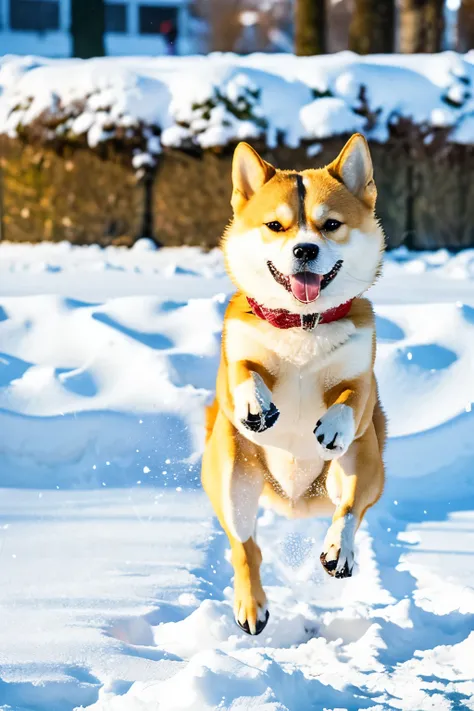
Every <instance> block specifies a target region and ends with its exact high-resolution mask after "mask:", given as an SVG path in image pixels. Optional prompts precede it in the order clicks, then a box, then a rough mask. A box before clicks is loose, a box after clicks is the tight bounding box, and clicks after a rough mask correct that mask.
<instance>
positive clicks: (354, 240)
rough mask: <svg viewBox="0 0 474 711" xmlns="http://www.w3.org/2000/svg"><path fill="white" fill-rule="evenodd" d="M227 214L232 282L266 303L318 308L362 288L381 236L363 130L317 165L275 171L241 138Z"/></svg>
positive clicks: (373, 270) (372, 270)
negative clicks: (334, 155) (329, 159)
mask: <svg viewBox="0 0 474 711" xmlns="http://www.w3.org/2000/svg"><path fill="white" fill-rule="evenodd" d="M232 181H233V193H232V201H231V202H232V207H233V210H234V219H233V220H232V222H231V224H230V225H229V227H228V228H227V230H226V232H225V234H224V240H223V248H224V254H225V258H226V264H227V269H228V271H229V274H230V276H231V278H232V279H233V281H234V282H235V284H236V285H237V287H238V288H239V289H240V290H241V291H242V292H243V293H244V294H246V295H247V296H250V297H252V298H254V299H256V301H258V302H259V303H260V304H263V305H264V306H266V307H267V308H275V309H278V308H280V309H287V310H288V311H292V312H298V313H301V314H305V313H314V312H315V311H318V312H322V311H325V310H327V309H329V308H332V307H334V306H338V305H339V304H342V303H343V302H345V301H347V300H349V299H350V298H352V297H354V296H358V295H359V294H361V293H362V292H364V291H365V290H366V289H367V288H368V287H369V286H371V284H373V282H374V281H375V278H376V276H377V274H378V271H379V269H380V263H381V257H382V252H383V248H384V237H383V232H382V229H381V227H380V226H379V224H378V222H377V219H376V217H375V213H374V208H375V200H376V197H377V192H376V189H375V184H374V180H373V172H372V161H371V158H370V153H369V148H368V145H367V142H366V140H365V138H364V137H363V136H361V135H360V134H356V135H354V136H352V138H351V139H350V140H349V142H348V143H347V144H346V146H345V147H344V148H343V150H342V152H341V153H340V155H339V156H338V157H337V158H336V160H335V161H333V162H332V163H331V164H330V165H328V166H326V167H325V168H321V169H319V170H304V171H302V172H301V173H298V172H296V171H286V170H277V169H275V168H274V167H273V166H272V165H270V164H269V163H267V162H266V161H264V160H263V159H262V158H261V157H260V156H259V155H258V154H257V153H256V152H255V151H254V150H253V148H251V147H250V146H249V145H248V144H246V143H240V144H239V145H238V146H237V148H236V150H235V153H234V160H233V165H232Z"/></svg>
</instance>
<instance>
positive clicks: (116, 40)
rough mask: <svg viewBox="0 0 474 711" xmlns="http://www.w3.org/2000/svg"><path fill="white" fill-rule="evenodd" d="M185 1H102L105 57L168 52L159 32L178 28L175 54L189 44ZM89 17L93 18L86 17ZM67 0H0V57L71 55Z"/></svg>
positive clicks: (69, 13) (180, 52)
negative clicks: (174, 26) (104, 5)
mask: <svg viewBox="0 0 474 711" xmlns="http://www.w3.org/2000/svg"><path fill="white" fill-rule="evenodd" d="M188 4H189V0H110V1H109V0H106V12H105V25H106V35H105V47H106V53H107V54H109V55H122V54H128V55H130V54H132V55H133V54H135V55H138V54H146V55H157V54H166V53H168V52H169V47H168V45H167V43H166V41H165V39H164V36H163V34H162V31H163V28H165V27H169V26H170V23H172V24H175V25H176V28H177V33H178V36H177V41H176V44H175V47H176V53H177V54H187V53H188V52H189V51H190V49H191V48H190V47H189V31H188V27H189V12H188ZM91 21H93V18H91ZM70 26H71V11H70V0H0V55H3V54H37V55H43V56H47V57H69V56H70V55H71V46H72V43H71V35H70V31H69V29H70Z"/></svg>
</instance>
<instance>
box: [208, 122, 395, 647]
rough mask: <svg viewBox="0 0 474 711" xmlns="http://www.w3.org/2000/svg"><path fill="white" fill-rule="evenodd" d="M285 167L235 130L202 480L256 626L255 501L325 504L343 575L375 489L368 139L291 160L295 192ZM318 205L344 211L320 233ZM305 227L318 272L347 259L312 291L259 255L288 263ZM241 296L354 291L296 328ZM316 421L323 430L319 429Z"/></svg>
mask: <svg viewBox="0 0 474 711" xmlns="http://www.w3.org/2000/svg"><path fill="white" fill-rule="evenodd" d="M296 175H297V174H296V173H294V172H291V171H279V170H276V169H275V168H274V167H273V166H271V165H269V164H268V163H266V162H265V161H263V160H262V159H261V158H260V157H259V156H258V155H257V154H256V153H255V151H253V149H251V148H250V146H248V145H246V144H239V146H238V147H237V149H236V152H235V156H234V163H233V171H232V177H233V186H234V189H233V195H232V206H233V209H234V219H233V221H232V223H231V225H230V226H229V227H228V229H227V231H226V233H225V235H224V239H223V249H224V254H225V258H226V265H227V269H228V272H229V274H230V276H231V278H232V279H233V280H234V282H235V283H236V286H237V289H238V291H237V293H236V294H235V295H234V296H233V298H232V299H231V301H230V304H229V307H228V309H227V312H226V316H225V322H224V330H223V339H222V357H221V363H220V368H219V372H218V376H217V386H216V401H215V403H214V404H213V405H212V406H211V407H210V408H209V409H208V413H207V428H206V429H207V443H206V448H205V452H204V458H203V465H202V481H203V486H204V488H205V490H206V492H207V494H208V496H209V498H210V500H211V502H212V505H213V507H214V510H215V512H216V514H217V517H218V519H219V521H220V523H221V525H222V527H223V528H224V530H225V532H226V534H227V536H228V538H229V542H230V546H231V550H232V564H233V566H234V571H235V583H234V587H235V616H236V619H237V621H239V622H240V623H241V624H242V625H245V623H247V625H248V629H249V631H250V632H251V633H253V634H255V633H256V632H257V631H258V621H260V622H263V621H264V618H265V614H266V597H265V593H264V590H263V588H262V584H261V580H260V572H259V570H260V564H261V560H262V556H261V552H260V549H259V547H258V545H257V543H256V539H255V524H256V515H257V508H258V505H259V502H266V503H267V505H270V506H272V507H274V508H275V509H276V510H277V511H279V512H281V513H283V514H284V515H287V516H312V515H315V514H327V513H333V523H332V525H331V527H330V528H329V531H328V534H327V536H326V540H325V543H324V546H323V555H322V562H323V565H325V567H326V569H328V572H331V574H335V573H336V574H337V575H338V576H340V577H344V576H345V575H350V573H351V570H352V565H353V537H354V534H355V531H356V530H357V528H358V526H359V525H360V522H361V520H362V518H363V516H364V514H365V512H366V511H367V509H368V508H369V507H370V506H372V505H373V504H374V503H375V502H376V501H377V500H378V498H379V497H380V495H381V492H382V489H383V480H384V468H383V461H382V453H383V447H384V439H385V418H384V415H383V412H382V409H381V407H380V403H379V400H378V394H377V384H376V380H375V376H374V373H373V366H374V360H375V326H374V315H373V311H372V307H371V305H370V303H369V302H368V301H367V300H366V299H363V298H360V294H361V293H362V292H363V291H365V290H366V288H368V287H369V286H370V285H371V284H372V283H373V281H374V280H375V278H376V276H377V274H378V273H379V269H380V261H381V256H382V252H383V233H382V230H381V228H380V227H379V225H378V223H377V220H376V218H375V214H374V208H375V200H376V190H375V185H374V181H373V176H372V164H371V160H370V154H369V151H368V147H367V144H366V142H365V139H364V138H363V137H362V136H360V135H356V136H353V137H352V139H351V140H350V141H349V142H348V144H347V145H346V147H345V148H344V149H343V151H342V153H341V154H340V155H339V157H338V158H337V159H336V160H335V161H334V162H333V163H332V164H331V165H329V166H327V167H326V168H323V169H320V170H307V171H303V172H302V173H301V174H300V175H301V176H302V180H303V182H304V187H305V190H304V197H303V201H304V202H301V200H302V199H301V195H299V194H298V192H297V187H296ZM299 199H300V202H299V201H298V200H299ZM329 218H331V219H337V220H339V221H340V222H341V223H342V225H341V226H340V227H339V229H337V230H336V231H335V232H331V233H328V234H325V232H324V224H325V221H326V220H327V219H329ZM272 220H278V221H279V222H280V223H281V225H282V228H283V230H282V231H281V232H278V233H275V232H272V231H271V230H270V229H269V228H268V227H266V223H269V222H271V221H272ZM302 235H303V237H304V239H305V241H306V242H307V241H308V240H309V241H311V242H312V243H313V242H314V244H317V245H318V246H319V250H320V252H319V256H318V260H320V262H317V264H316V266H315V271H317V266H318V264H319V263H320V264H321V265H322V268H321V271H320V272H317V273H325V272H326V271H327V267H324V265H325V264H326V265H330V264H331V260H333V259H334V255H335V254H337V255H338V256H341V257H342V258H343V259H344V264H343V267H342V269H341V271H340V273H339V274H338V275H337V276H336V278H335V279H334V280H333V281H332V282H331V283H330V284H329V286H328V287H327V289H325V290H324V291H322V292H321V294H320V296H319V297H318V299H317V300H316V303H310V304H303V303H300V302H299V301H297V300H296V299H295V298H294V296H293V295H292V294H291V293H288V291H286V290H285V289H284V288H283V287H282V286H281V285H280V284H278V283H276V282H275V281H274V279H273V277H272V275H271V274H270V273H269V272H268V268H267V264H266V259H267V258H268V259H274V260H279V264H280V266H279V267H278V268H279V269H280V268H281V271H282V272H283V273H289V271H288V270H289V268H290V260H291V254H290V250H291V249H292V247H293V246H294V244H296V243H298V241H301V239H302ZM247 296H249V297H252V298H255V299H256V300H257V301H258V302H259V303H262V304H264V305H265V306H268V307H269V308H282V309H286V310H290V311H292V312H296V313H301V314H308V313H313V312H315V311H325V310H327V309H330V308H333V307H335V306H338V305H340V304H341V303H343V302H345V301H347V300H348V299H349V298H354V297H355V298H354V301H353V302H352V306H351V310H350V312H349V315H348V316H347V317H346V318H344V319H342V320H340V321H336V322H333V323H328V324H320V325H318V326H316V328H315V329H314V330H313V331H311V332H307V331H304V330H303V329H295V328H292V329H289V330H280V329H278V328H275V327H274V326H272V325H271V324H269V323H267V322H266V321H262V320H260V319H259V318H257V317H256V316H255V315H254V314H253V313H252V311H251V309H250V308H249V304H248V301H247V298H246V297H247ZM270 402H272V403H274V404H275V406H276V407H277V408H278V410H279V411H280V416H279V418H278V420H277V421H276V423H274V424H273V425H272V426H271V427H269V428H268V429H266V430H265V431H264V432H260V433H256V432H253V431H250V430H249V429H247V428H246V427H245V425H244V424H243V422H242V420H243V419H245V415H246V413H252V414H254V415H255V414H259V408H260V410H262V409H264V408H265V407H267V406H268V404H269V403H270ZM318 422H320V425H319V426H318V428H317V429H316V433H315V434H313V430H314V429H315V427H316V424H317V423H318ZM320 432H321V433H323V434H322V436H323V440H322V443H320V442H319V441H318V440H317V438H316V435H318V434H319V433H320ZM334 432H336V435H337V440H336V438H335V439H334V441H333V442H338V443H339V445H338V447H339V448H336V450H334V449H331V450H330V449H329V448H326V447H325V444H326V438H328V441H329V438H330V439H332V435H333V433H334ZM331 561H332V565H331ZM260 626H262V625H260Z"/></svg>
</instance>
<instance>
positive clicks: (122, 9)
mask: <svg viewBox="0 0 474 711" xmlns="http://www.w3.org/2000/svg"><path fill="white" fill-rule="evenodd" d="M105 31H106V32H126V31H127V6H126V5H125V3H123V2H108V3H106V5H105Z"/></svg>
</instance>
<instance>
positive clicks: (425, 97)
mask: <svg viewBox="0 0 474 711" xmlns="http://www.w3.org/2000/svg"><path fill="white" fill-rule="evenodd" d="M473 85H474V54H473V53H469V54H467V55H460V54H456V53H454V52H445V53H442V54H438V55H375V56H368V57H360V56H358V55H355V54H353V53H351V52H342V53H340V54H335V55H328V56H320V57H295V56H293V55H262V54H255V55H250V56H246V57H239V56H237V55H234V54H212V55H209V56H207V57H156V58H133V57H124V58H103V59H93V60H88V61H83V60H77V59H66V60H64V59H62V60H52V59H45V58H37V57H17V56H7V57H4V58H0V133H6V134H8V135H9V136H12V137H15V136H17V135H20V134H22V133H25V132H26V134H27V132H28V129H31V128H32V127H34V126H36V128H37V130H36V134H38V129H39V131H40V133H41V131H42V134H41V135H42V139H43V140H45V141H48V140H57V139H59V140H61V139H64V140H72V141H74V140H77V139H81V140H82V141H83V142H87V144H88V145H89V146H90V147H91V148H95V147H97V146H98V145H99V144H101V143H103V142H106V141H108V140H110V139H114V138H117V136H118V137H119V138H122V139H123V138H127V137H133V136H136V135H137V134H139V135H140V136H141V137H142V138H144V139H145V140H144V143H143V148H144V150H145V151H146V152H148V153H149V154H151V155H156V154H157V153H159V152H160V150H161V147H162V146H172V147H179V148H186V147H192V146H198V147H201V148H209V147H217V146H224V145H226V144H228V143H230V142H232V141H235V140H239V139H257V138H258V139H262V140H264V141H265V142H266V143H267V145H269V146H274V145H275V144H276V143H277V142H283V143H284V144H286V145H288V146H290V147H296V146H298V145H299V144H300V143H301V142H302V141H311V140H314V139H325V138H329V137H331V136H335V135H340V134H345V133H351V132H353V131H363V132H365V133H366V135H367V136H368V137H369V138H372V139H373V140H377V141H385V140H387V138H388V137H389V135H390V131H391V129H392V128H393V127H394V126H395V125H396V124H397V123H398V122H399V121H400V120H401V119H408V120H411V121H412V122H413V123H414V124H415V125H417V126H419V127H421V128H422V129H423V130H424V131H427V132H429V131H430V130H431V129H437V128H443V129H447V130H448V131H449V133H450V139H451V140H452V141H454V142H458V143H464V144H474V99H473ZM158 137H159V138H158Z"/></svg>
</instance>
